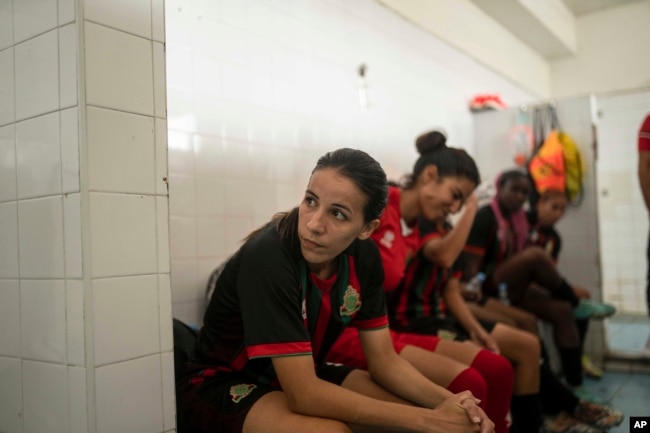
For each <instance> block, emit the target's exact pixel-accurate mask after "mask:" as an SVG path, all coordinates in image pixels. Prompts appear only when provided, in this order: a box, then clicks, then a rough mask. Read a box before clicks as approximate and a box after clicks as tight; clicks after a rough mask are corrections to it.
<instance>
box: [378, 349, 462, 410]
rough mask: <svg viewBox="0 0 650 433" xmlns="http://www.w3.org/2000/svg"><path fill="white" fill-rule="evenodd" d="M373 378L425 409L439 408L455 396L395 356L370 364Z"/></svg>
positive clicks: (394, 392)
mask: <svg viewBox="0 0 650 433" xmlns="http://www.w3.org/2000/svg"><path fill="white" fill-rule="evenodd" d="M369 371H370V374H371V375H372V378H373V379H374V380H375V381H376V382H377V383H378V384H380V385H381V386H382V387H384V388H385V389H387V390H389V391H390V392H392V393H393V394H395V395H397V396H399V397H401V398H403V399H405V400H408V401H411V402H413V403H415V404H418V405H420V406H423V407H428V408H435V407H438V406H439V405H440V404H441V403H442V402H443V401H444V400H446V399H447V398H449V397H451V396H452V395H453V394H452V393H451V392H450V391H448V390H447V389H445V388H444V387H442V386H440V385H438V384H436V383H433V382H432V381H430V380H428V379H427V378H426V377H424V376H423V375H422V374H421V373H420V372H419V371H418V370H417V369H416V368H415V367H413V365H412V364H411V363H409V362H408V361H406V360H405V359H404V358H402V357H401V356H399V355H397V354H395V355H394V356H388V357H385V358H383V359H382V361H381V363H380V362H377V361H376V360H375V362H374V364H373V363H369Z"/></svg>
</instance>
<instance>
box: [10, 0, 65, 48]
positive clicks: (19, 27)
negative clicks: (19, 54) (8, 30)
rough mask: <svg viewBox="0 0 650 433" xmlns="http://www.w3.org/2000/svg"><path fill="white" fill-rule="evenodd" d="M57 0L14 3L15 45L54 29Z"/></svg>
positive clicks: (56, 19)
mask: <svg viewBox="0 0 650 433" xmlns="http://www.w3.org/2000/svg"><path fill="white" fill-rule="evenodd" d="M57 22H58V10H57V0H24V1H19V2H14V38H15V41H16V43H18V42H21V41H24V40H25V39H28V38H31V37H32V36H36V35H38V34H41V33H44V32H47V31H48V30H52V29H53V28H55V27H56V25H57Z"/></svg>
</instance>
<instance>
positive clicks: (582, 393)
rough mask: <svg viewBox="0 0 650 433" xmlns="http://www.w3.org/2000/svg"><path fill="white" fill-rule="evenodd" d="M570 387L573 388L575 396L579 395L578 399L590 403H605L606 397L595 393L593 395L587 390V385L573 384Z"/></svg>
mask: <svg viewBox="0 0 650 433" xmlns="http://www.w3.org/2000/svg"><path fill="white" fill-rule="evenodd" d="M570 388H571V391H573V394H575V396H576V397H578V399H580V400H584V401H588V402H590V403H596V404H599V405H602V404H604V403H605V400H604V399H602V398H600V397H596V396H595V395H593V394H592V393H590V392H589V391H587V390H586V389H585V387H584V386H582V385H581V386H572V387H570Z"/></svg>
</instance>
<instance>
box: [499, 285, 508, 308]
mask: <svg viewBox="0 0 650 433" xmlns="http://www.w3.org/2000/svg"><path fill="white" fill-rule="evenodd" d="M498 288H499V301H501V302H503V303H504V304H506V305H510V298H509V297H508V285H507V284H506V283H499V286H498Z"/></svg>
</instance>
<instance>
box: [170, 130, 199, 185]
mask: <svg viewBox="0 0 650 433" xmlns="http://www.w3.org/2000/svg"><path fill="white" fill-rule="evenodd" d="M167 143H168V148H169V156H168V159H169V174H170V175H175V174H181V173H192V172H193V171H194V152H193V136H192V134H189V133H186V132H179V131H169V134H168V138H167Z"/></svg>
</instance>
